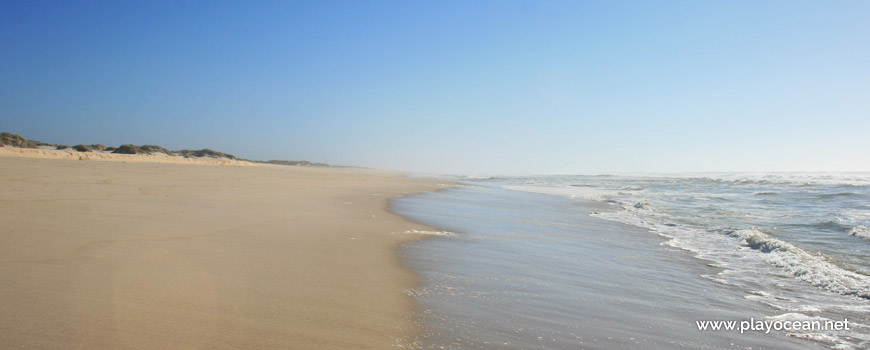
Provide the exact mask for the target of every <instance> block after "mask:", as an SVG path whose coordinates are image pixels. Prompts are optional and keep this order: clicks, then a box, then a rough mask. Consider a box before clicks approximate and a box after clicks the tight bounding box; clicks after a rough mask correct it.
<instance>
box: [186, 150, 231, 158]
mask: <svg viewBox="0 0 870 350" xmlns="http://www.w3.org/2000/svg"><path fill="white" fill-rule="evenodd" d="M175 154H177V155H179V156H184V157H185V158H190V157H210V158H229V159H236V156H234V155H232V154H227V153H223V152H218V151H215V150H211V149H208V148H206V149H201V150H197V151H193V150H189V149H183V150H180V151H176V152H175Z"/></svg>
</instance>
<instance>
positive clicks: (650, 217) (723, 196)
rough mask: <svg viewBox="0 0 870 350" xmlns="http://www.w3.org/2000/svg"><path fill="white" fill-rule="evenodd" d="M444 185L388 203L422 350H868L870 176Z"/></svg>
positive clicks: (499, 180)
mask: <svg viewBox="0 0 870 350" xmlns="http://www.w3.org/2000/svg"><path fill="white" fill-rule="evenodd" d="M449 179H451V180H458V181H460V182H461V183H462V184H463V186H461V187H459V188H452V189H446V190H443V191H440V192H436V193H424V194H419V195H414V196H409V197H405V198H400V199H395V200H393V201H392V202H391V209H392V210H393V211H394V212H396V213H398V214H401V215H404V216H406V217H409V218H411V219H413V220H415V221H418V222H421V223H424V224H427V225H430V226H433V227H437V228H439V229H440V230H444V231H441V232H433V233H435V234H436V235H433V237H432V238H430V239H426V240H422V241H417V242H412V243H409V244H407V245H405V246H404V247H403V248H402V257H403V259H404V261H405V263H406V264H407V265H408V266H410V267H411V268H412V269H413V270H414V271H415V272H417V273H418V274H419V276H420V277H421V285H420V287H419V288H417V289H415V290H413V291H411V293H412V295H413V296H414V297H415V298H417V300H418V301H419V303H420V305H421V311H420V312H419V315H420V316H419V320H418V322H420V324H421V325H422V326H423V329H425V331H424V332H423V334H422V335H421V336H420V338H419V339H417V340H416V342H414V343H413V344H408V346H410V347H412V348H421V349H530V348H538V349H636V348H642V349H676V348H690V349H831V348H833V349H867V348H870V231H868V227H870V174H867V173H837V174H828V173H807V174H798V173H768V174H746V173H717V174H630V175H595V176H581V175H559V176H554V175H551V176H518V177H489V178H468V177H459V178H457V177H451V178H449ZM720 321H721V322H722V324H723V326H722V328H720V329H719V330H713V329H712V327H705V325H707V326H709V325H710V324H712V323H708V322H720ZM727 322H731V324H732V325H738V326H739V327H745V325H752V326H755V325H756V324H757V325H758V326H759V327H750V328H752V329H748V328H747V329H744V330H743V331H740V330H738V329H736V328H735V329H730V330H729V329H726V328H727V327H728V326H727ZM844 322H847V323H845V324H846V325H847V327H848V329H844V328H843V327H842V326H843V324H844ZM838 324H839V325H840V327H836V325H838ZM764 325H767V327H768V328H766V329H765V326H764ZM818 325H821V328H814V327H816V326H818ZM777 326H779V327H780V329H776V328H775V327H777ZM782 327H786V328H782ZM801 327H807V329H803V328H801ZM702 328H705V329H702Z"/></svg>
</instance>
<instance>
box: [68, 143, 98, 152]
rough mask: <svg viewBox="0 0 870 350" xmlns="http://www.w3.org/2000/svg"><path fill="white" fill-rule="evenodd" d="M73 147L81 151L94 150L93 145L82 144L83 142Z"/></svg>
mask: <svg viewBox="0 0 870 350" xmlns="http://www.w3.org/2000/svg"><path fill="white" fill-rule="evenodd" d="M72 148H73V149H74V150H76V151H79V152H91V151H93V150H94V149H93V148H92V147H91V146H88V145H81V144H79V145H75V146H73V147H72Z"/></svg>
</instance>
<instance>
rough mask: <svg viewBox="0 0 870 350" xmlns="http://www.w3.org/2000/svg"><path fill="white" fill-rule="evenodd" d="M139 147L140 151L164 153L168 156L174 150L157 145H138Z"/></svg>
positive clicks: (172, 153) (171, 154)
mask: <svg viewBox="0 0 870 350" xmlns="http://www.w3.org/2000/svg"><path fill="white" fill-rule="evenodd" d="M139 149H141V150H142V153H164V154H168V155H170V156H173V155H175V153H174V152H172V151H170V150H168V149H166V148H163V147H160V146H157V145H142V146H140V147H139Z"/></svg>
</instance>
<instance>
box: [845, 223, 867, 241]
mask: <svg viewBox="0 0 870 350" xmlns="http://www.w3.org/2000/svg"><path fill="white" fill-rule="evenodd" d="M849 234H850V235H852V236H855V237H858V238H863V239H866V240H870V228H867V226H863V225H858V226H855V227H853V228H852V229H851V230H849Z"/></svg>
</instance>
